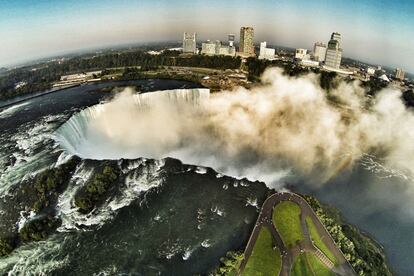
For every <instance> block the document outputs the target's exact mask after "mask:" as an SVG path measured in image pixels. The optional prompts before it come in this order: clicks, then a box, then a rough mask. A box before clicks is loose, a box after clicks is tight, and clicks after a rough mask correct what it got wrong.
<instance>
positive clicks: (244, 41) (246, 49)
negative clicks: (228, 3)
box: [239, 27, 254, 56]
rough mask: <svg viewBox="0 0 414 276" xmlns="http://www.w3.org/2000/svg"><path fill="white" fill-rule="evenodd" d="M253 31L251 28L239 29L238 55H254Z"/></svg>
mask: <svg viewBox="0 0 414 276" xmlns="http://www.w3.org/2000/svg"><path fill="white" fill-rule="evenodd" d="M253 37H254V31H253V28H252V27H241V28H240V49H239V51H240V53H241V54H244V55H249V56H252V55H254V45H253Z"/></svg>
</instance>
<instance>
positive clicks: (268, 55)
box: [259, 41, 275, 60]
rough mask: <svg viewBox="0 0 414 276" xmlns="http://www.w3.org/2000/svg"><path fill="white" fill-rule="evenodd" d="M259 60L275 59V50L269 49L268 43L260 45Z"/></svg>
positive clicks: (264, 42)
mask: <svg viewBox="0 0 414 276" xmlns="http://www.w3.org/2000/svg"><path fill="white" fill-rule="evenodd" d="M259 59H268V60H273V59H275V49H271V48H267V43H266V41H263V42H261V43H260V52H259Z"/></svg>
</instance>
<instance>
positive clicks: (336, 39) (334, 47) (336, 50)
mask: <svg viewBox="0 0 414 276" xmlns="http://www.w3.org/2000/svg"><path fill="white" fill-rule="evenodd" d="M341 59H342V48H341V34H339V33H332V35H331V40H329V42H328V48H327V50H326V56H325V65H326V66H327V67H330V68H334V69H339V67H340V66H341Z"/></svg>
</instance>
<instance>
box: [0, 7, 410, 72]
mask: <svg viewBox="0 0 414 276" xmlns="http://www.w3.org/2000/svg"><path fill="white" fill-rule="evenodd" d="M212 2H213V3H210V4H209V5H207V4H206V3H205V2H203V1H198V0H196V1H191V2H190V1H174V3H171V2H167V1H162V0H161V1H160V0H159V1H117V2H116V3H113V2H111V1H99V2H98V1H87V2H86V3H83V2H80V1H77V0H71V1H64V2H58V1H23V0H18V1H13V2H11V1H8V2H4V1H3V2H1V3H0V18H1V19H0V25H1V26H3V28H1V29H0V37H2V41H1V44H0V66H5V65H8V66H9V65H12V64H18V63H22V62H26V61H29V60H33V59H36V58H41V57H46V56H52V55H60V54H65V53H68V52H74V51H80V50H86V49H95V48H103V47H110V46H119V45H123V44H133V43H144V42H158V41H179V40H180V39H181V36H182V33H183V32H185V31H187V32H190V33H192V32H197V36H198V39H199V41H202V40H205V39H208V38H215V39H220V40H223V41H224V40H225V39H226V38H225V36H226V34H227V33H236V34H237V33H238V30H239V28H240V26H252V27H254V29H255V36H254V42H255V44H256V46H257V45H259V43H260V42H261V41H267V43H268V44H269V45H279V46H285V47H291V48H306V49H312V48H313V44H314V43H315V42H316V41H322V42H324V43H327V42H328V41H329V35H330V34H331V33H332V32H334V31H337V32H339V33H341V34H342V35H343V37H344V38H345V39H344V40H343V41H342V48H343V49H344V52H343V56H344V57H350V58H355V59H358V60H361V61H364V62H367V63H371V64H381V65H384V66H389V67H395V68H396V67H401V68H402V69H403V70H405V71H408V72H414V64H413V63H412V61H413V60H414V53H413V51H412V49H414V30H412V28H410V26H412V25H413V23H414V19H412V18H411V17H410V14H412V13H413V12H414V3H410V2H409V1H398V2H395V1H335V3H333V2H332V1H323V0H319V1H312V3H308V2H305V1H278V2H277V3H274V2H273V1H256V2H254V1H226V2H225V3H221V2H219V1H212ZM391 3H392V5H391ZM148 10H150V11H151V12H148ZM172 11H174V12H172ZM239 39H240V38H239V37H236V41H239Z"/></svg>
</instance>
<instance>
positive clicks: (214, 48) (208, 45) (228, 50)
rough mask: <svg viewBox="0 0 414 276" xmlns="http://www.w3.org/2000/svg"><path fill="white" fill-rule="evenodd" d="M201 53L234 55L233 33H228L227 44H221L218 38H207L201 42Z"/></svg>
mask: <svg viewBox="0 0 414 276" xmlns="http://www.w3.org/2000/svg"><path fill="white" fill-rule="evenodd" d="M201 54H203V55H211V56H212V55H224V56H235V55H236V47H234V35H229V45H228V46H227V45H222V44H221V41H220V40H216V41H215V42H211V41H210V40H207V41H206V42H204V43H202V44H201Z"/></svg>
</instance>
